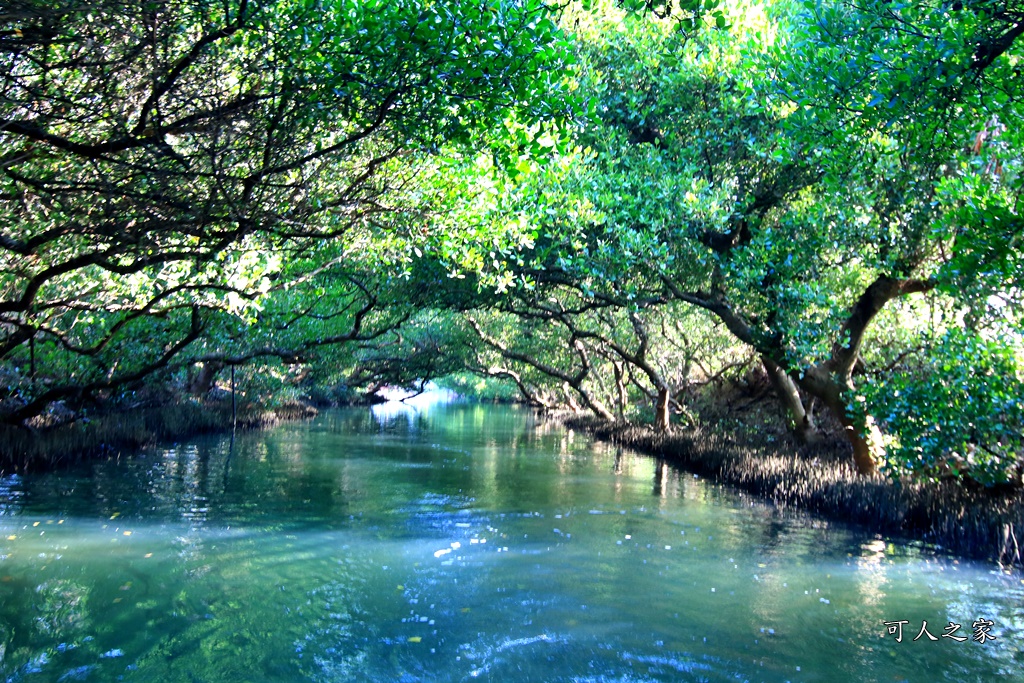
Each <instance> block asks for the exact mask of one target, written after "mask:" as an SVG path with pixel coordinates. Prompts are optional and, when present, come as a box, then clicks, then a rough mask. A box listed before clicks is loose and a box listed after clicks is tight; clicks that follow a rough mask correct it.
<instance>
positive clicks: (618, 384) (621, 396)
mask: <svg viewBox="0 0 1024 683" xmlns="http://www.w3.org/2000/svg"><path fill="white" fill-rule="evenodd" d="M612 369H613V370H614V371H615V392H616V402H615V412H616V413H617V414H618V418H619V422H625V421H626V406H627V405H629V394H627V393H626V369H625V368H624V367H622V363H612Z"/></svg>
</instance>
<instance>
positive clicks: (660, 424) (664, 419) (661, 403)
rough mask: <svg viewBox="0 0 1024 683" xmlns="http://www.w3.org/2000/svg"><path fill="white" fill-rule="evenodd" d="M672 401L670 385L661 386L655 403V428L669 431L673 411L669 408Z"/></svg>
mask: <svg viewBox="0 0 1024 683" xmlns="http://www.w3.org/2000/svg"><path fill="white" fill-rule="evenodd" d="M671 403H672V393H671V392H670V391H669V389H668V387H667V386H665V385H661V386H659V387H658V396H657V400H656V402H655V404H654V428H655V429H656V430H657V431H659V432H666V431H668V427H669V421H670V419H671V411H670V410H669V407H670V405H671Z"/></svg>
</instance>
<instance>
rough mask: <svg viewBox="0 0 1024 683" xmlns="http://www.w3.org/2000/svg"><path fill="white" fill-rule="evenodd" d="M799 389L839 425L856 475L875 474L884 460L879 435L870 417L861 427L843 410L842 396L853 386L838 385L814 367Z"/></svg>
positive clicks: (825, 368) (822, 369) (826, 371)
mask: <svg viewBox="0 0 1024 683" xmlns="http://www.w3.org/2000/svg"><path fill="white" fill-rule="evenodd" d="M800 386H801V387H803V388H804V389H805V390H806V391H807V392H808V393H809V394H811V395H813V396H817V397H818V398H820V399H821V400H822V402H823V403H824V404H825V405H826V406H828V409H829V410H831V411H832V414H833V415H835V416H836V419H837V420H839V422H840V424H842V425H843V434H844V436H846V440H847V441H849V442H850V446H852V447H853V462H854V465H855V466H856V468H857V474H861V475H867V476H873V475H875V474H877V473H878V464H879V463H880V462H882V461H883V460H884V458H885V446H884V445H883V442H882V433H881V431H879V429H878V427H877V426H875V423H874V420H872V419H871V416H867V417H866V418H865V420H864V424H860V421H859V420H857V419H856V418H855V417H854V416H852V415H850V412H849V411H848V410H847V408H846V401H844V400H843V395H844V394H846V395H849V394H850V393H852V391H853V383H852V382H851V381H850V380H847V381H846V382H845V383H844V382H839V381H837V379H836V376H835V375H833V374H832V373H831V372H829V369H828V366H827V365H816V366H814V367H812V368H811V369H809V370H808V371H807V373H806V374H805V375H804V378H803V380H802V381H801V382H800Z"/></svg>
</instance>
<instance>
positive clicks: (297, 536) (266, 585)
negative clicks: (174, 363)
mask: <svg viewBox="0 0 1024 683" xmlns="http://www.w3.org/2000/svg"><path fill="white" fill-rule="evenodd" d="M982 620H984V621H982ZM900 621H903V622H906V623H904V624H902V642H897V641H896V636H897V635H898V634H896V633H894V634H890V633H889V630H890V627H888V626H886V625H885V622H900ZM924 622H927V625H926V630H927V632H928V633H929V634H931V636H932V637H934V638H936V640H934V641H932V640H930V639H929V637H928V635H927V634H925V633H923V632H922V625H923V623H924ZM987 622H991V626H989V625H988V623H987ZM957 624H959V626H960V627H959V629H953V628H952V626H951V625H957ZM897 626H899V624H893V626H892V628H893V629H896V627H897ZM987 634H991V635H992V636H995V639H994V640H991V639H988V638H987V637H986V636H987ZM946 636H951V637H946ZM976 636H977V638H976ZM915 637H917V640H916V641H915V640H914V639H915ZM956 638H965V640H963V641H960V640H957V639H956ZM980 641H984V642H980ZM997 676H998V677H1000V678H1001V679H1002V680H1015V681H1024V581H1022V579H1021V576H1020V575H1019V574H1004V573H1002V572H1000V571H998V569H997V568H996V567H993V566H991V565H984V564H973V563H969V562H964V561H959V562H958V561H956V560H954V559H951V558H945V557H941V556H935V555H934V554H931V553H929V552H927V551H926V550H924V549H920V548H915V547H908V546H905V545H898V544H893V543H890V542H888V541H886V540H884V539H878V538H875V537H874V536H871V535H870V534H868V533H866V532H864V531H861V530H857V529H847V528H841V527H838V526H836V525H835V524H830V523H826V522H822V521H819V520H816V519H814V518H812V517H809V516H806V515H803V514H799V513H794V512H781V511H779V510H776V509H773V508H772V507H770V506H766V505H763V504H761V503H758V502H756V501H755V500H754V499H752V498H750V497H746V496H744V495H742V494H738V493H736V492H733V491H730V490H728V489H723V488H719V487H715V486H712V485H709V484H708V483H706V482H704V481H702V480H700V479H696V478H694V477H693V475H688V474H685V473H680V472H677V471H674V470H672V469H670V468H668V467H665V466H663V465H659V464H658V463H657V462H656V461H654V460H652V459H650V458H647V457H643V456H637V455H634V454H632V453H630V452H621V451H616V450H615V448H614V447H611V446H607V445H603V444H594V443H593V442H592V441H591V440H590V439H589V438H586V437H584V436H582V435H580V434H573V433H572V432H566V431H564V430H562V429H560V428H553V427H547V426H545V425H544V424H541V423H537V422H535V421H534V420H532V419H531V417H530V414H529V413H528V412H526V411H523V410H519V409H516V408H510V407H482V406H435V407H433V408H430V409H423V410H419V411H411V410H402V409H398V410H394V411H391V412H389V411H388V410H386V409H385V410H380V409H377V410H376V411H371V410H368V409H359V410H355V409H353V410H345V411H335V412H328V413H325V414H324V415H322V416H321V417H320V418H318V419H316V420H315V421H312V422H309V423H294V424H288V425H285V426H282V427H280V428H277V429H274V430H272V431H267V432H251V433H245V434H240V435H239V436H238V437H237V438H236V439H235V440H234V441H233V442H232V440H231V439H230V438H228V437H205V438H201V439H196V440H193V441H190V442H187V443H182V444H180V445H176V446H174V447H173V448H166V447H165V448H162V449H154V450H153V451H151V452H149V453H146V454H143V455H141V456H139V457H137V458H133V459H125V460H122V461H121V462H104V463H96V464H93V465H89V466H87V467H83V468H82V469H81V470H78V471H74V472H64V473H60V474H48V475H33V476H31V477H29V476H25V477H20V478H18V477H12V478H7V479H4V480H2V481H0V679H3V680H7V681H26V682H38V681H117V680H123V681H153V682H157V681H159V682H161V683H163V682H167V683H175V682H178V681H181V682H185V683H195V682H197V681H202V682H205V683H220V682H226V681H245V682H253V681H317V682H337V681H401V682H413V681H468V680H483V681H501V682H503V683H505V682H514V681H524V682H525V681H530V682H539V681H545V682H554V681H609V682H611V681H615V682H620V681H622V682H625V681H846V680H858V681H886V682H890V681H938V680H948V681H964V680H994V679H995V678H996V677H997Z"/></svg>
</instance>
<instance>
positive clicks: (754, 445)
mask: <svg viewBox="0 0 1024 683" xmlns="http://www.w3.org/2000/svg"><path fill="white" fill-rule="evenodd" d="M562 421H563V422H564V424H565V425H566V426H567V427H570V428H573V429H578V430H580V431H586V432H589V433H591V434H593V435H594V436H595V437H596V438H598V439H601V440H604V441H609V442H612V443H616V444H621V445H623V446H626V447H629V448H632V449H635V450H637V451H640V452H642V453H646V454H649V455H653V456H655V457H659V458H664V459H665V460H667V461H669V462H671V463H674V464H676V465H679V466H681V467H683V468H685V469H687V470H689V471H691V472H694V473H697V474H700V475H701V476H704V477H707V478H709V479H713V480H715V481H719V482H723V483H727V484H731V485H734V486H737V487H739V488H742V489H745V490H747V491H751V492H753V493H756V494H758V495H760V496H763V497H764V498H766V499H768V500H771V501H772V502H774V503H775V504H777V505H780V506H796V507H799V508H802V509H806V510H809V511H812V512H814V513H816V514H819V515H821V516H824V517H826V518H830V519H833V520H839V521H843V522H850V523H854V524H860V525H864V526H866V527H867V528H869V529H871V530H873V531H875V532H877V533H880V534H886V535H899V536H903V537H907V538H909V539H915V540H920V541H924V542H925V543H927V544H929V545H931V546H934V547H936V548H937V549H939V550H943V551H946V552H950V553H953V554H955V555H959V556H962V557H971V558H978V559H987V560H992V561H996V562H999V563H1001V564H1003V565H1004V566H1010V565H1016V566H1018V567H1020V566H1021V554H1022V551H1024V548H1021V547H1020V545H1024V498H1022V495H1021V492H1020V491H1019V490H1006V489H985V488H982V487H979V486H973V487H972V486H965V485H963V484H958V483H956V482H952V481H948V482H947V481H943V482H938V483H924V482H912V481H904V480H899V481H891V480H888V479H864V478H861V477H858V476H857V474H856V472H854V470H853V469H852V467H851V466H850V465H849V464H848V460H849V457H848V456H847V455H846V453H845V448H846V446H845V444H843V443H842V442H840V441H825V442H822V443H820V444H817V445H815V446H808V447H802V448H800V447H797V446H795V444H793V443H791V442H782V443H775V444H773V443H765V442H763V440H762V439H758V437H757V436H756V435H751V436H750V437H748V438H746V439H745V438H744V437H743V436H730V435H727V434H725V433H722V432H719V431H713V430H711V429H708V428H707V427H701V428H697V429H693V430H687V431H682V430H678V429H677V430H675V431H672V432H669V433H657V432H655V431H654V430H653V429H652V428H650V427H646V426H637V425H631V424H625V423H609V422H606V421H603V420H599V419H597V418H592V417H572V418H567V419H564V420H562Z"/></svg>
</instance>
